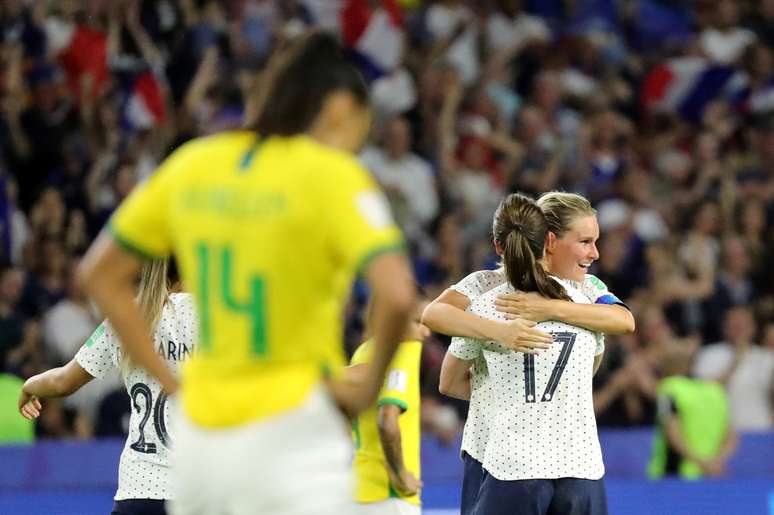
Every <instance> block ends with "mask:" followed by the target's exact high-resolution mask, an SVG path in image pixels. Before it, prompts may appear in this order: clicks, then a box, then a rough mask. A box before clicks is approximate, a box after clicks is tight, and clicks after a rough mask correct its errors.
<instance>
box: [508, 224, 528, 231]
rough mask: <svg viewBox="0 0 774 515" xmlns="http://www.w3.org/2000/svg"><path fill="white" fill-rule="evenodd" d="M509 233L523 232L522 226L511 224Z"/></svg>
mask: <svg viewBox="0 0 774 515" xmlns="http://www.w3.org/2000/svg"><path fill="white" fill-rule="evenodd" d="M511 231H519V232H525V231H524V226H523V225H521V224H517V223H515V224H511Z"/></svg>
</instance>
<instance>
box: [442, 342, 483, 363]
mask: <svg viewBox="0 0 774 515" xmlns="http://www.w3.org/2000/svg"><path fill="white" fill-rule="evenodd" d="M449 353H450V354H451V355H452V356H454V357H455V358H459V359H464V360H466V361H470V360H473V359H476V358H477V357H478V356H479V355H480V354H481V344H480V343H479V341H478V340H475V339H473V338H462V337H460V336H455V337H454V338H452V341H451V344H450V345H449Z"/></svg>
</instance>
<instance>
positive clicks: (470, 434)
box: [449, 268, 621, 462]
mask: <svg viewBox="0 0 774 515" xmlns="http://www.w3.org/2000/svg"><path fill="white" fill-rule="evenodd" d="M507 281H508V278H507V276H506V275H505V269H503V268H498V269H497V270H479V271H477V272H473V273H471V274H469V275H468V276H467V277H465V278H464V279H462V280H461V281H460V282H458V283H457V284H455V285H453V286H452V287H451V289H452V290H454V291H456V292H458V293H461V294H462V295H465V296H466V297H467V298H468V299H469V300H470V301H471V302H472V301H473V300H474V299H476V298H477V297H479V296H480V295H483V294H484V293H486V292H487V291H489V290H491V289H493V288H496V287H498V286H501V285H503V284H505V283H506V282H507ZM565 282H566V283H569V284H572V285H573V286H575V287H576V288H578V289H580V290H581V292H582V293H583V294H584V295H585V297H586V299H581V303H583V304H588V303H589V302H592V303H605V304H608V303H611V304H616V303H621V301H620V300H618V298H617V297H615V296H614V295H613V294H611V293H610V292H609V291H608V289H607V286H605V283H603V282H602V281H600V280H599V279H598V278H596V277H595V276H593V275H591V274H586V277H585V278H584V281H583V282H582V283H580V284H578V283H574V282H572V281H565ZM470 308H471V306H470V305H469V306H468V309H467V310H468V311H470ZM596 334H597V354H600V353H602V352H604V349H605V347H604V345H605V343H604V342H605V336H604V335H603V334H602V333H596ZM466 345H467V344H466V339H465V338H459V337H455V338H452V341H451V345H450V346H449V352H451V353H452V355H454V356H456V357H457V358H460V359H472V360H473V367H472V374H471V377H470V404H469V407H468V416H467V419H466V420H465V428H464V430H463V432H462V446H461V447H460V451H465V452H466V453H467V454H468V455H470V456H472V457H473V458H474V459H476V460H477V461H478V462H483V461H484V452H485V450H486V443H487V436H488V434H489V426H488V425H487V417H486V414H485V413H486V409H487V407H488V406H489V405H490V402H489V399H490V393H491V385H490V384H489V383H487V381H486V380H487V378H488V371H487V367H486V361H485V360H484V357H483V354H480V353H477V357H474V358H470V357H466V356H468V354H466V353H465V350H464V349H465V347H466Z"/></svg>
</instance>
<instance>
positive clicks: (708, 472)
mask: <svg viewBox="0 0 774 515" xmlns="http://www.w3.org/2000/svg"><path fill="white" fill-rule="evenodd" d="M699 466H700V467H701V471H702V472H703V473H704V475H705V476H708V477H718V476H722V475H723V474H724V473H725V471H726V464H725V463H724V461H723V460H721V459H717V458H715V459H711V460H702V461H700V462H699Z"/></svg>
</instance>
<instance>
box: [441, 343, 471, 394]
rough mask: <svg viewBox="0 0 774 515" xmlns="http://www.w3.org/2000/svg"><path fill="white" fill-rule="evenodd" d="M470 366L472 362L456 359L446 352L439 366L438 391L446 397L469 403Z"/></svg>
mask: <svg viewBox="0 0 774 515" xmlns="http://www.w3.org/2000/svg"><path fill="white" fill-rule="evenodd" d="M471 365H472V361H470V360H466V359H461V358H458V357H457V356H455V355H454V354H452V353H451V352H448V351H447V352H446V355H445V356H444V357H443V363H442V364H441V377H440V380H439V382H438V391H439V392H441V393H442V394H443V395H446V396H447V397H453V398H455V399H460V400H463V401H469V400H470V367H471Z"/></svg>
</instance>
